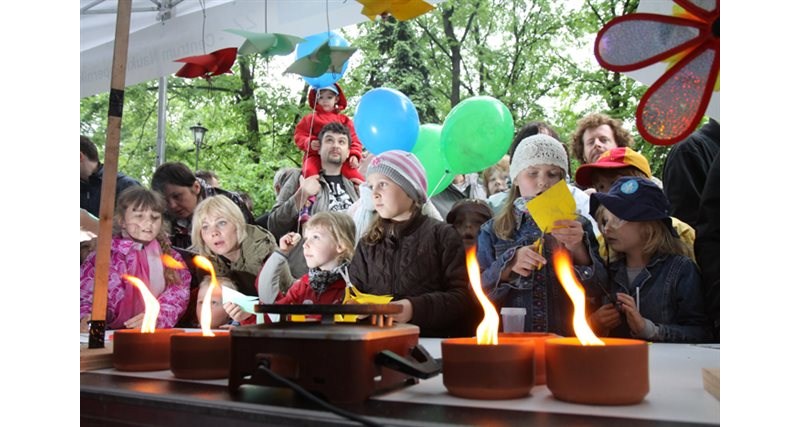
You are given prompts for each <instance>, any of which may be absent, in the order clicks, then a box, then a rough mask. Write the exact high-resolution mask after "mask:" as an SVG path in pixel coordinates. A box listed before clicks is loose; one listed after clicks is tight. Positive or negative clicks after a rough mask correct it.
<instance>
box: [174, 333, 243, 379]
mask: <svg viewBox="0 0 800 427" xmlns="http://www.w3.org/2000/svg"><path fill="white" fill-rule="evenodd" d="M170 344H171V351H170V363H169V369H170V370H172V374H173V375H175V376H176V377H177V378H186V379H193V380H199V379H219V378H228V373H229V372H230V369H231V368H230V365H231V335H230V333H229V332H214V336H213V337H211V336H208V337H206V336H203V333H202V332H186V333H182V334H175V335H173V336H172V337H171V338H170Z"/></svg>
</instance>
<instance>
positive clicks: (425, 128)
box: [411, 123, 456, 197]
mask: <svg viewBox="0 0 800 427" xmlns="http://www.w3.org/2000/svg"><path fill="white" fill-rule="evenodd" d="M441 134H442V125H437V124H433V123H426V124H424V125H422V126H420V127H419V134H417V142H416V143H414V148H413V149H412V150H411V152H412V153H414V155H415V156H417V158H418V159H419V162H420V163H422V166H423V167H425V178H426V179H427V180H428V197H430V196H433V195H435V194H438V193H439V192H441V191H442V190H444V189H445V188H447V186H448V185H450V183H451V182H453V178H455V176H456V174H455V173H453V172H452V171H450V166H449V165H448V164H447V160H446V159H445V158H444V153H442V144H441ZM437 184H438V185H437Z"/></svg>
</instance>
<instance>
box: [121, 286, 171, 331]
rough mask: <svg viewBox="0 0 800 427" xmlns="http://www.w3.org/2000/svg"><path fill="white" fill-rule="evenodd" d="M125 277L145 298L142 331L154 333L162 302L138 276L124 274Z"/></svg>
mask: <svg viewBox="0 0 800 427" xmlns="http://www.w3.org/2000/svg"><path fill="white" fill-rule="evenodd" d="M122 278H123V279H125V280H127V281H129V282H131V284H132V285H133V286H136V289H139V292H141V294H142V298H143V299H144V319H142V333H143V334H152V333H154V332H155V331H156V320H157V319H158V312H160V311H161V304H159V303H158V300H157V299H156V297H154V296H153V294H152V293H150V289H148V288H147V285H145V284H144V282H142V281H141V280H139V278H138V277H135V276H129V275H127V274H124V275H123V276H122Z"/></svg>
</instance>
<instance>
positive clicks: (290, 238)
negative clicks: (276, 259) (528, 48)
mask: <svg viewBox="0 0 800 427" xmlns="http://www.w3.org/2000/svg"><path fill="white" fill-rule="evenodd" d="M300 238H301V237H300V235H299V234H297V233H295V232H290V233H287V234H285V235H284V236H283V237H281V240H280V241H279V242H278V245H279V246H280V250H281V252H283V254H284V255H288V254H289V252H291V251H292V249H294V247H295V246H297V244H298V243H300Z"/></svg>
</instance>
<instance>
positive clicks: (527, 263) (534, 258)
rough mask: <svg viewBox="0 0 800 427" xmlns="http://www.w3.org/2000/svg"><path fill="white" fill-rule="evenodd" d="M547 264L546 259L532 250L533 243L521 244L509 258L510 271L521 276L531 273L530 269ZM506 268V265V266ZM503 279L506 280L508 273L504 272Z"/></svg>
mask: <svg viewBox="0 0 800 427" xmlns="http://www.w3.org/2000/svg"><path fill="white" fill-rule="evenodd" d="M545 264H547V259H545V257H543V256H542V255H540V254H539V253H538V252H536V251H535V250H533V245H530V246H523V247H521V248H519V249H517V251H516V252H515V253H514V258H512V259H511V271H513V272H514V273H517V274H519V275H520V276H522V277H528V276H530V275H531V270H533V269H534V268H539V267H541V266H543V265H545ZM506 268H508V267H506ZM504 276H506V277H503V279H504V280H508V276H509V274H505V275H504Z"/></svg>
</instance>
